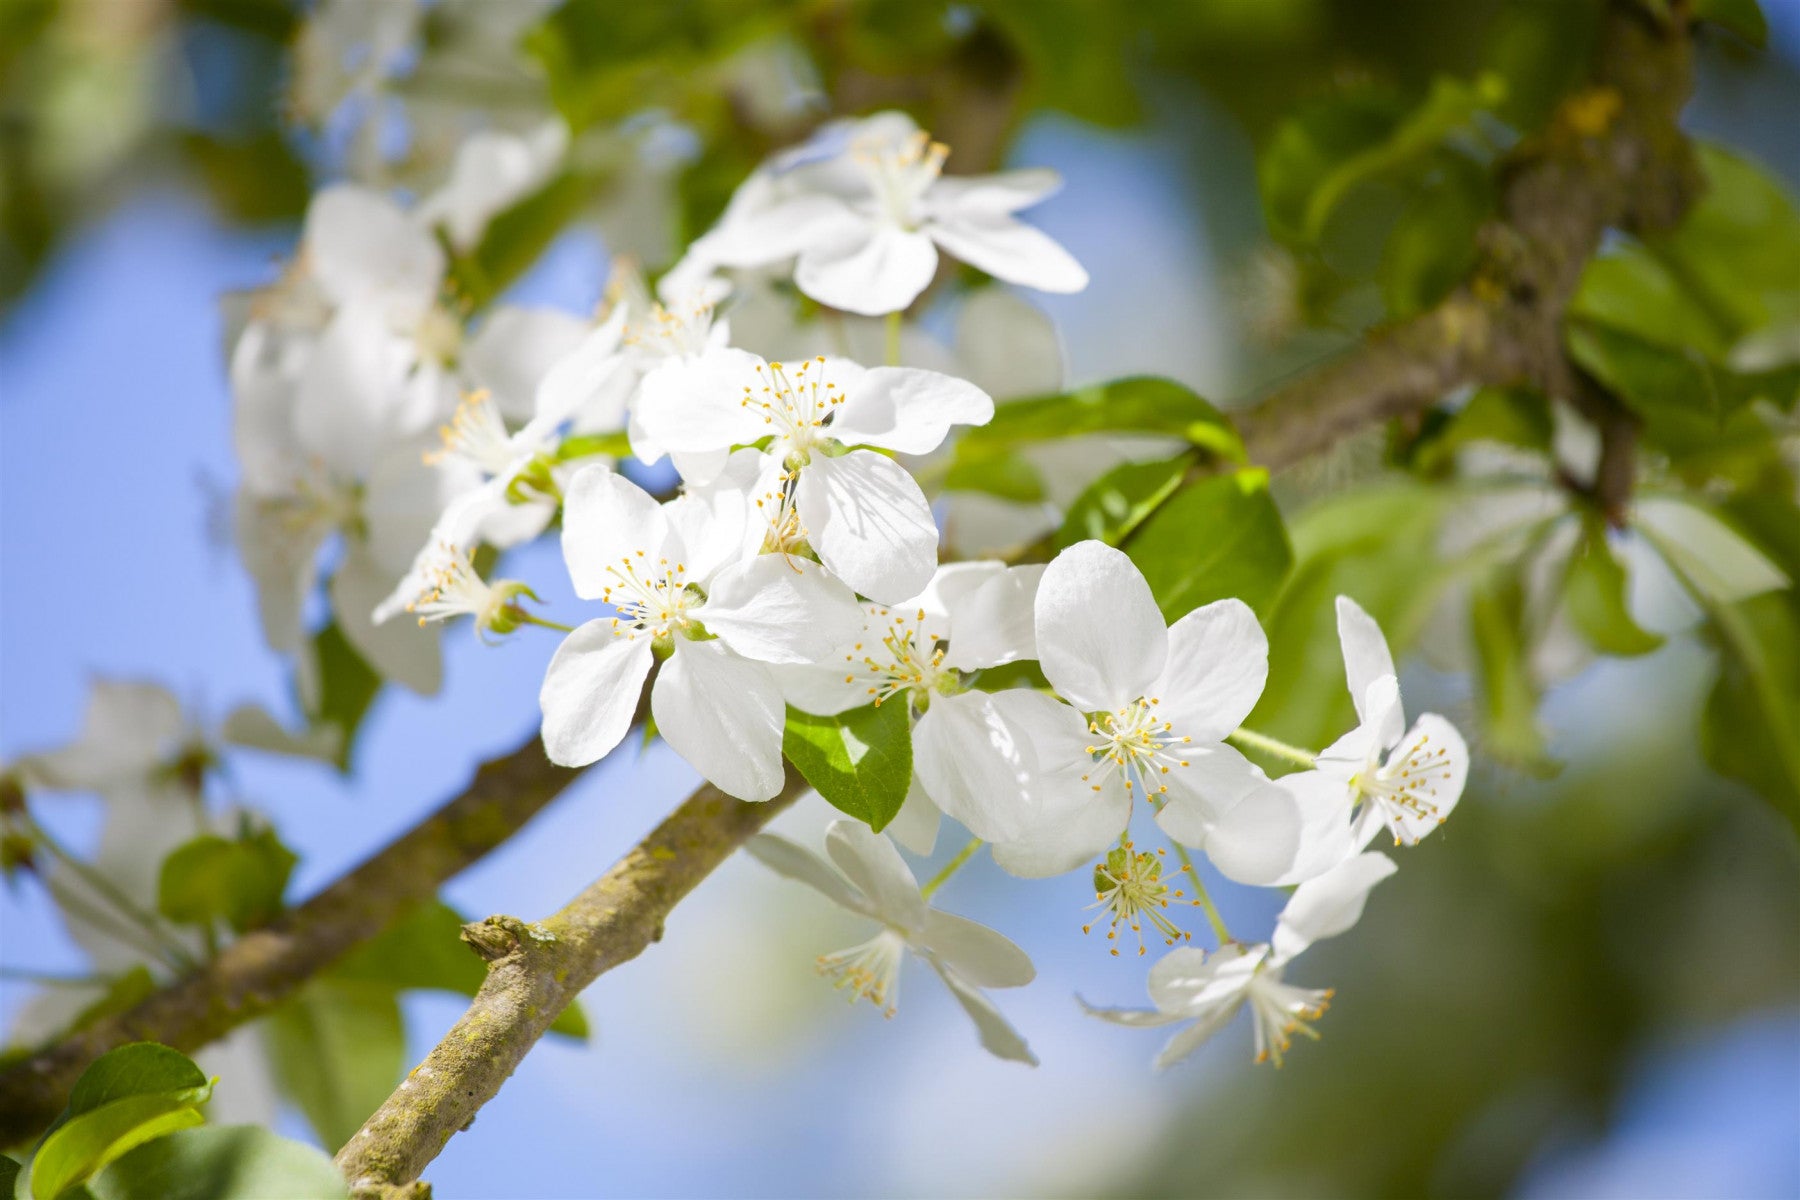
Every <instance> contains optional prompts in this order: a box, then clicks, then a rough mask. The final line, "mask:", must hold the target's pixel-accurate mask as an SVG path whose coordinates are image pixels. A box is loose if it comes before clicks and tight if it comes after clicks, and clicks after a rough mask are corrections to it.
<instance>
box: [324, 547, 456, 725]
mask: <svg viewBox="0 0 1800 1200" xmlns="http://www.w3.org/2000/svg"><path fill="white" fill-rule="evenodd" d="M393 586H394V572H391V571H388V570H386V569H384V568H383V567H381V566H380V565H379V564H378V563H376V562H375V560H374V559H373V558H372V557H371V556H370V554H369V552H368V550H367V549H366V548H365V547H363V546H362V545H361V544H354V545H352V546H351V547H350V550H349V553H347V554H345V555H344V561H343V562H341V563H339V564H338V569H337V573H336V574H335V575H333V576H332V577H331V587H330V591H331V610H332V613H333V614H334V615H335V616H336V617H337V623H338V627H339V628H340V629H342V630H343V631H344V637H345V638H346V639H347V640H348V641H349V643H350V644H351V645H352V646H354V647H356V652H357V653H358V654H360V655H362V656H363V657H364V658H365V659H367V660H368V662H369V665H370V666H372V667H374V668H375V670H376V671H378V672H380V674H381V675H382V677H383V678H385V679H389V680H392V681H393V682H394V683H397V684H399V685H400V686H402V687H404V688H407V689H410V690H411V691H414V692H417V693H418V694H419V695H421V696H430V695H433V694H434V693H436V692H437V690H438V688H439V687H440V686H441V685H442V684H443V681H444V660H443V655H442V653H441V652H440V650H439V646H438V631H437V630H435V629H421V628H419V627H418V626H417V625H415V624H413V623H412V622H410V621H390V622H388V623H387V624H385V625H376V624H375V609H376V608H377V607H378V606H379V605H380V604H381V601H382V599H383V598H384V597H385V596H387V594H388V593H389V592H390V591H392V590H393Z"/></svg>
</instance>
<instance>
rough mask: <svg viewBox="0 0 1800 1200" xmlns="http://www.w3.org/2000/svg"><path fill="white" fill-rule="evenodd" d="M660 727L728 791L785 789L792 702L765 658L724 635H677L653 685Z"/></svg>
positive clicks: (761, 796)
mask: <svg viewBox="0 0 1800 1200" xmlns="http://www.w3.org/2000/svg"><path fill="white" fill-rule="evenodd" d="M650 711H651V713H652V715H654V716H655V717H656V731H657V733H659V734H661V735H662V738H663V740H664V741H666V742H668V743H669V746H670V748H671V749H673V750H674V751H675V753H677V754H679V755H681V757H683V758H685V759H687V761H688V764H689V765H690V766H692V767H693V768H694V769H695V770H696V771H698V772H700V774H702V775H704V776H705V777H706V778H707V779H708V780H709V781H711V782H712V784H713V785H714V786H715V787H717V788H718V789H719V790H720V791H722V792H724V793H726V794H727V795H730V796H736V797H737V798H738V799H739V800H768V799H772V798H773V797H774V796H775V794H776V793H778V792H780V791H781V786H782V784H783V782H785V775H784V773H783V769H782V765H781V731H782V727H783V725H784V724H785V723H786V720H787V708H786V706H785V705H783V704H782V701H781V688H780V687H779V686H778V685H777V684H776V682H775V677H774V676H773V675H771V674H770V673H769V669H768V668H767V667H765V666H763V665H762V664H761V663H756V662H751V661H750V660H749V659H747V658H741V657H739V656H738V655H736V654H733V653H732V652H731V651H730V650H728V649H726V648H725V646H724V644H723V643H721V642H716V641H713V642H692V641H687V640H685V639H677V640H676V643H675V653H674V654H672V655H670V656H669V660H668V661H667V662H666V663H664V664H663V669H662V671H661V673H659V674H658V675H657V677H656V682H655V683H654V684H653V685H652V686H651V688H650Z"/></svg>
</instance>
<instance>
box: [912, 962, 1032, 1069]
mask: <svg viewBox="0 0 1800 1200" xmlns="http://www.w3.org/2000/svg"><path fill="white" fill-rule="evenodd" d="M931 965H932V969H933V970H935V971H937V973H938V978H939V979H942V980H943V981H944V986H945V987H947V988H949V989H950V994H951V995H952V996H955V997H956V1002H957V1003H958V1004H960V1005H962V1009H963V1011H964V1012H966V1013H968V1014H969V1019H970V1020H971V1021H974V1022H975V1032H976V1033H978V1034H979V1035H980V1036H981V1045H982V1048H983V1049H985V1050H986V1051H987V1052H988V1053H989V1054H992V1055H993V1056H994V1057H995V1058H1003V1059H1006V1060H1007V1061H1008V1062H1022V1063H1026V1064H1028V1065H1030V1066H1034V1067H1035V1066H1037V1065H1038V1060H1037V1055H1035V1054H1033V1053H1032V1052H1031V1047H1030V1046H1028V1045H1026V1044H1025V1039H1024V1038H1023V1037H1021V1036H1020V1035H1019V1031H1018V1030H1016V1029H1014V1028H1013V1027H1012V1025H1011V1024H1010V1023H1008V1021H1007V1019H1006V1018H1005V1017H1003V1016H1001V1015H1000V1010H999V1009H997V1008H995V1007H994V1004H993V1001H991V1000H989V999H988V998H987V997H986V996H984V995H982V994H981V993H980V992H979V991H977V990H976V989H975V988H974V987H972V986H970V985H969V984H968V983H965V982H964V981H963V980H962V979H960V978H959V977H958V976H957V974H956V972H954V971H951V970H948V969H946V968H944V967H942V966H940V965H939V964H937V963H935V962H934V963H932V964H931Z"/></svg>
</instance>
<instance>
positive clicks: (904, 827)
mask: <svg viewBox="0 0 1800 1200" xmlns="http://www.w3.org/2000/svg"><path fill="white" fill-rule="evenodd" d="M788 703H790V704H792V703H793V701H792V700H789V701H788ZM795 707H799V706H798V705H796V706H795ZM940 823H941V822H940V821H939V819H938V808H937V805H935V804H933V803H932V802H931V797H930V796H927V795H926V794H925V789H924V788H923V787H921V786H920V784H919V776H918V774H917V773H916V772H915V773H914V775H913V777H912V782H911V783H910V784H908V785H907V788H906V801H905V803H903V804H901V805H900V811H899V812H897V813H895V814H894V819H893V820H892V821H889V822H888V826H887V828H886V829H885V830H883V831H882V832H884V833H886V834H887V835H888V836H889V837H891V838H893V839H894V840H895V841H896V842H898V843H900V845H902V846H903V847H905V848H906V849H908V850H911V851H912V852H913V853H914V854H917V855H918V856H919V857H921V858H924V857H925V856H927V855H929V854H930V853H931V851H932V850H933V849H934V848H935V847H936V846H937V835H938V825H939V824H940Z"/></svg>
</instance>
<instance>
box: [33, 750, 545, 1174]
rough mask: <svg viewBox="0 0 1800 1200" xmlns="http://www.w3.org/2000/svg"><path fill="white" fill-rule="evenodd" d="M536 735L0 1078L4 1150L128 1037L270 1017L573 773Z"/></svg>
mask: <svg viewBox="0 0 1800 1200" xmlns="http://www.w3.org/2000/svg"><path fill="white" fill-rule="evenodd" d="M579 773H580V772H578V771H572V770H569V769H567V768H564V767H558V766H554V765H552V764H551V763H550V762H549V761H548V760H546V759H545V758H544V752H543V749H542V748H541V747H540V746H539V744H538V739H537V737H536V735H535V734H534V735H533V736H532V737H531V739H530V740H529V741H527V742H526V743H525V744H524V745H522V746H520V747H519V748H518V749H517V750H514V751H513V752H512V753H511V754H508V755H505V756H504V757H502V758H497V759H494V760H492V761H491V762H487V763H483V764H482V765H481V767H480V768H478V769H477V770H476V772H475V778H474V779H473V780H471V781H470V783H469V786H468V787H467V788H466V789H465V790H464V791H463V792H462V794H461V795H458V796H456V797H454V798H453V799H451V800H450V801H448V802H447V803H445V804H444V805H443V806H442V807H441V808H439V809H438V810H437V811H436V812H434V813H432V814H431V816H429V817H427V818H426V819H425V820H423V821H421V822H420V823H419V824H418V825H415V826H414V827H413V828H412V829H411V830H409V831H408V832H406V833H405V834H402V835H401V836H400V837H399V838H398V839H397V840H395V841H393V842H391V843H389V844H388V845H387V846H386V847H385V848H384V849H382V850H380V851H379V852H377V853H376V854H375V855H374V856H373V857H372V858H370V859H368V860H367V861H366V862H364V863H363V864H362V865H361V866H359V867H357V868H356V869H355V870H353V871H351V872H350V873H349V874H347V875H345V876H343V877H342V878H341V879H339V880H338V881H337V882H336V883H333V884H332V885H331V886H329V887H327V888H326V889H325V890H324V891H322V892H320V893H319V894H318V895H316V896H314V897H313V898H312V899H310V900H308V901H307V902H306V903H304V904H302V905H300V906H299V907H297V908H295V909H293V910H292V911H290V912H288V913H286V914H284V915H283V916H282V917H281V918H280V919H278V920H276V921H275V922H274V923H272V924H270V925H268V926H266V927H265V928H262V929H258V930H255V931H253V932H251V933H247V934H245V935H244V936H243V937H242V938H240V939H238V940H237V941H236V942H233V943H232V944H231V945H230V946H228V947H226V948H225V950H224V951H223V952H222V953H221V954H220V955H219V956H218V957H217V958H216V959H214V960H213V961H212V962H210V963H208V964H207V965H206V966H205V967H204V968H203V969H201V970H200V971H197V972H195V973H194V974H192V975H189V976H187V977H185V978H183V979H179V980H177V981H175V982H174V983H172V984H170V985H169V986H168V987H165V988H163V989H162V990H161V991H158V992H156V993H154V994H152V995H150V996H148V997H146V998H145V999H144V1000H142V1001H140V1002H139V1003H138V1004H136V1005H134V1006H133V1007H131V1008H129V1009H127V1010H126V1011H124V1012H122V1013H118V1014H116V1015H114V1016H110V1017H105V1018H103V1019H101V1020H99V1021H96V1022H94V1023H93V1024H91V1025H88V1026H86V1027H84V1028H82V1029H78V1030H76V1031H75V1032H73V1033H71V1034H69V1035H68V1036H67V1037H65V1038H64V1039H63V1040H61V1041H59V1042H57V1043H55V1044H53V1045H50V1046H47V1047H45V1048H43V1049H41V1050H39V1051H37V1052H36V1053H34V1054H32V1055H30V1056H29V1057H27V1058H25V1059H24V1060H22V1061H20V1062H17V1063H14V1064H12V1065H10V1066H8V1067H6V1068H5V1070H3V1071H0V1145H9V1146H10V1145H14V1144H16V1143H19V1142H22V1141H24V1140H25V1139H27V1138H29V1137H30V1136H31V1135H32V1134H34V1133H36V1132H37V1131H39V1130H41V1129H42V1128H44V1127H45V1126H46V1125H48V1124H49V1123H50V1122H51V1121H52V1120H54V1119H55V1118H56V1115H57V1113H59V1112H60V1111H62V1106H63V1101H64V1098H65V1097H66V1096H67V1095H68V1093H69V1089H70V1088H71V1087H73V1086H74V1084H75V1080H76V1079H77V1078H79V1077H80V1075H81V1072H82V1071H83V1070H85V1069H86V1068H87V1065H88V1064H89V1063H91V1062H92V1061H93V1060H94V1059H96V1058H98V1057H99V1056H100V1055H102V1054H104V1053H106V1052H107V1051H108V1050H111V1049H114V1048H116V1047H118V1046H122V1045H124V1044H125V1043H127V1042H135V1041H156V1042H162V1043H163V1044H164V1045H168V1046H173V1047H175V1048H176V1049H177V1050H182V1051H187V1052H191V1051H194V1050H198V1049H199V1048H200V1047H202V1046H204V1045H206V1044H207V1043H208V1042H211V1041H214V1040H216V1039H218V1038H220V1037H223V1036H224V1035H225V1034H227V1033H229V1032H230V1031H231V1030H233V1029H235V1028H237V1027H238V1026H239V1025H242V1024H244V1023H245V1022H247V1021H250V1020H252V1019H254V1018H256V1017H258V1016H261V1015H262V1014H263V1013H266V1012H268V1011H269V1010H270V1009H272V1008H274V1007H275V1006H276V1005H277V1004H279V1003H281V1002H282V1001H283V1000H284V999H286V998H287V997H288V996H290V995H291V994H293V992H294V991H295V990H297V989H298V988H299V987H300V986H301V985H302V984H303V983H305V982H306V981H307V980H308V979H310V978H311V977H312V976H313V975H315V974H316V973H318V972H319V971H322V970H324V969H325V968H327V967H329V966H330V965H331V964H332V963H334V962H336V961H337V960H338V959H340V958H342V957H343V956H344V955H345V954H347V953H349V952H350V951H351V950H353V949H355V948H356V947H357V946H359V945H361V944H362V943H363V942H366V941H368V940H369V939H370V938H372V937H374V936H375V935H376V934H378V933H380V932H381V931H382V930H384V929H386V928H387V927H388V926H389V925H390V924H392V923H393V922H394V921H395V920H396V919H397V918H399V917H400V916H402V915H403V914H404V913H405V912H406V911H407V910H408V909H411V908H413V907H414V906H416V905H418V904H421V903H423V902H425V901H427V900H430V899H431V898H432V897H434V896H436V895H437V891H438V888H439V886H440V885H442V884H443V883H444V881H445V880H447V879H449V878H451V877H452V876H454V875H456V874H457V873H458V872H460V871H462V870H463V869H464V868H466V867H468V866H470V865H471V864H473V863H475V862H476V861H478V860H480V859H481V858H482V857H484V856H485V855H487V854H488V853H489V852H490V851H492V850H493V849H494V848H495V847H497V846H499V845H500V844H501V843H502V842H504V841H506V840H507V839H508V838H509V837H511V836H512V835H513V834H514V833H516V832H517V831H518V830H519V829H520V828H521V827H523V826H524V824H525V823H526V822H527V821H529V820H530V819H531V818H532V817H533V816H535V815H537V813H538V811H539V810H541V809H542V808H543V807H544V806H545V805H546V804H548V803H549V802H550V801H551V800H553V799H555V798H556V796H557V795H558V793H560V792H561V791H562V790H563V789H564V788H565V787H567V786H568V785H569V784H570V783H571V782H572V781H573V780H574V779H575V777H576V776H577V775H578V774H579Z"/></svg>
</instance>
